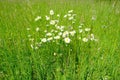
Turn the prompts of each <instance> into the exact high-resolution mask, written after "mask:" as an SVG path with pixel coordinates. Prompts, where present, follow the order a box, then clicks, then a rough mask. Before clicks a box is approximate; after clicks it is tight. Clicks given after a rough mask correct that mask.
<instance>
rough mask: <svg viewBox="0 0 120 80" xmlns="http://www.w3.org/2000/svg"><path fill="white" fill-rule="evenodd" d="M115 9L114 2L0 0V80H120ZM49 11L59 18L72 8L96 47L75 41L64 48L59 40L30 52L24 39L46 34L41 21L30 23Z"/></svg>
mask: <svg viewBox="0 0 120 80" xmlns="http://www.w3.org/2000/svg"><path fill="white" fill-rule="evenodd" d="M119 5H120V2H119V1H117V0H116V1H114V0H113V1H112V0H111V1H109V0H106V1H105V0H69V1H68V0H40V1H38V0H34V1H33V0H24V1H21V0H4V1H2V0H0V80H120V50H119V49H120V37H119V35H120V23H119V22H120V11H119V10H120V6H119ZM51 9H53V10H54V11H55V13H59V14H61V16H63V15H64V14H66V13H67V11H68V10H71V9H73V10H74V12H75V13H76V14H77V22H78V23H84V24H85V27H91V28H92V31H93V33H94V34H95V36H96V37H97V39H98V42H95V43H92V42H89V43H84V42H80V41H79V40H78V39H77V38H76V37H74V38H73V40H72V42H71V43H70V44H69V45H68V46H66V45H65V44H64V43H63V42H61V41H59V42H60V45H56V43H46V44H43V46H42V47H40V48H39V49H38V50H34V49H31V47H30V42H29V41H28V37H27V35H28V34H34V37H36V39H39V38H40V37H41V36H43V35H44V33H43V30H45V29H46V28H45V26H44V25H45V21H44V20H43V21H41V22H35V21H34V19H35V18H36V16H38V15H40V16H45V15H48V14H49V11H50V10H51ZM94 15H95V16H97V19H96V20H95V21H92V20H91V17H92V16H94ZM60 21H61V24H66V25H67V23H66V21H65V20H64V19H62V18H61V19H60ZM78 23H77V24H75V25H74V27H75V28H76V26H78V25H79V24H78ZM37 26H40V33H39V34H37V33H35V28H36V27H37ZM28 27H30V28H31V31H30V33H29V32H28V31H27V30H26V29H27V28H28ZM71 49H72V51H71ZM54 53H57V55H56V56H54Z"/></svg>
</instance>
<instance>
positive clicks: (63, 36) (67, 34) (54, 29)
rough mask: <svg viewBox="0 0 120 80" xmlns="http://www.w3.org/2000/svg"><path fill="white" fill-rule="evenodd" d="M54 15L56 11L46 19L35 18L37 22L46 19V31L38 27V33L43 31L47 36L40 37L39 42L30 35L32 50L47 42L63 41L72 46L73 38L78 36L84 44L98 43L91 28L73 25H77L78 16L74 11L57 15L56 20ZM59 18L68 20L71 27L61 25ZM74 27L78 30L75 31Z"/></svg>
mask: <svg viewBox="0 0 120 80" xmlns="http://www.w3.org/2000/svg"><path fill="white" fill-rule="evenodd" d="M54 15H55V13H54V11H53V10H50V12H49V15H45V16H44V17H41V16H37V17H36V18H35V21H38V20H40V19H42V18H43V19H45V20H44V21H46V24H45V26H46V29H45V28H44V29H45V30H44V31H43V30H41V28H40V27H36V29H35V30H36V32H39V33H40V32H41V31H43V33H44V34H45V35H44V36H43V37H39V40H36V39H35V36H34V37H33V36H32V35H31V34H29V35H28V38H29V41H30V43H31V48H33V49H38V48H39V47H40V46H42V45H43V44H45V43H47V42H59V40H61V41H63V42H64V43H66V44H70V43H71V41H72V37H75V35H76V34H77V35H76V37H77V38H78V40H81V41H83V42H88V41H97V39H95V36H94V34H93V33H91V28H90V27H85V26H84V24H80V25H79V26H78V27H77V26H73V25H72V24H73V23H76V19H75V16H76V14H74V13H73V10H69V11H68V13H67V14H65V15H64V16H61V15H60V14H57V15H55V16H56V19H55V18H54V17H53V16H54ZM59 17H62V18H64V19H66V20H67V21H68V23H69V25H65V24H62V25H61V23H60V18H59ZM71 22H72V23H71ZM41 24H42V23H41ZM74 27H76V28H75V29H74ZM48 28H50V30H48ZM30 30H31V29H30V28H27V31H30ZM37 36H38V35H37ZM77 38H76V39H77Z"/></svg>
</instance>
